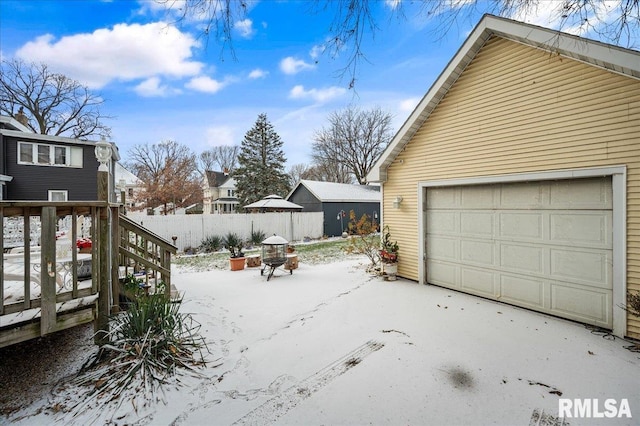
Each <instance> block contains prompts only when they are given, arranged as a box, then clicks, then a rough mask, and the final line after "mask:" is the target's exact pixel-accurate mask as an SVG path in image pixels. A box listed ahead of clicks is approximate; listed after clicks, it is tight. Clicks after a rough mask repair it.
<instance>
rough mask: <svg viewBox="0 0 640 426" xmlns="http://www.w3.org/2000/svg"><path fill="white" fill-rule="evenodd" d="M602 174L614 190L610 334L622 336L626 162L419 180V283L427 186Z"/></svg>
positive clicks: (423, 255)
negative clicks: (581, 167) (611, 319)
mask: <svg viewBox="0 0 640 426" xmlns="http://www.w3.org/2000/svg"><path fill="white" fill-rule="evenodd" d="M604 176H611V186H612V190H613V297H612V303H613V334H614V335H616V336H618V337H625V336H626V333H627V312H626V311H625V310H624V309H622V308H621V307H620V305H624V304H626V294H627V234H626V227H627V166H625V165H617V166H608V167H593V168H584V169H567V170H551V171H546V172H531V173H515V174H509V175H494V176H478V177H471V178H459V179H442V180H428V181H421V182H418V187H417V190H418V218H419V219H418V259H422V260H421V261H420V262H418V282H419V283H420V284H427V282H426V271H425V262H426V252H425V223H424V221H425V219H424V215H425V210H426V207H425V196H426V189H427V188H433V187H451V186H463V185H486V184H496V183H508V182H527V181H545V180H561V179H578V178H588V177H604Z"/></svg>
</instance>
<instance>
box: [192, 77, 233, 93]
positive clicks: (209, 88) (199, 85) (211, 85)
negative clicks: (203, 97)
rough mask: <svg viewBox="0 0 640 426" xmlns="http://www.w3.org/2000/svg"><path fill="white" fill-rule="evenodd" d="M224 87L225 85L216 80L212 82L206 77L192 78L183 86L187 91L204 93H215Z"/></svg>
mask: <svg viewBox="0 0 640 426" xmlns="http://www.w3.org/2000/svg"><path fill="white" fill-rule="evenodd" d="M224 86H225V83H222V82H219V81H218V80H214V79H213V78H211V77H207V76H200V77H195V78H192V79H191V80H190V81H189V82H188V83H187V84H185V87H186V88H188V89H192V90H196V91H198V92H205V93H217V92H219V91H220V90H221V89H222V88H223V87H224Z"/></svg>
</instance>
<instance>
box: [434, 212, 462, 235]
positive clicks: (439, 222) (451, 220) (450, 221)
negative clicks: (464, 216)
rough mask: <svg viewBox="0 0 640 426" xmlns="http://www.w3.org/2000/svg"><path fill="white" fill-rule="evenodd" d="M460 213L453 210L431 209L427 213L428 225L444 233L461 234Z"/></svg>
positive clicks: (439, 232)
mask: <svg viewBox="0 0 640 426" xmlns="http://www.w3.org/2000/svg"><path fill="white" fill-rule="evenodd" d="M458 217H459V213H457V212H453V211H446V210H444V211H437V210H436V211H430V212H428V213H427V227H428V228H429V229H432V230H434V231H436V230H437V233H438V234H440V235H442V234H445V235H459V234H460V229H459V227H458V222H459V219H458Z"/></svg>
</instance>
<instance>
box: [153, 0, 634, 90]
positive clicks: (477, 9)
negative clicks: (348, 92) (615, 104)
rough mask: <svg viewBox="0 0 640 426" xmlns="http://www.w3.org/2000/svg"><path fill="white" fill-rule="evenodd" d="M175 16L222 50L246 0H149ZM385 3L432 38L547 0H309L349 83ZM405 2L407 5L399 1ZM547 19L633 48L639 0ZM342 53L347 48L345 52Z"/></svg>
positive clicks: (598, 4) (583, 3)
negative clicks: (428, 28)
mask: <svg viewBox="0 0 640 426" xmlns="http://www.w3.org/2000/svg"><path fill="white" fill-rule="evenodd" d="M155 1H156V2H158V3H161V4H164V5H165V6H166V8H167V10H169V11H171V12H172V13H173V14H174V15H175V16H177V18H176V19H177V21H179V22H185V21H191V20H196V21H197V22H198V23H200V24H201V26H202V27H203V28H204V30H203V34H204V35H205V36H208V35H210V34H215V36H216V40H219V41H220V42H221V43H222V50H223V52H224V49H225V48H227V47H228V48H229V50H230V52H231V55H232V56H233V57H234V58H235V53H234V52H233V46H232V44H231V41H232V31H231V30H232V29H233V25H234V23H235V22H238V21H241V20H243V19H245V18H246V16H247V13H248V8H247V0H182V1H179V2H178V1H175V0H155ZM381 4H386V5H388V6H390V7H388V11H389V13H390V14H391V15H396V16H397V17H398V18H400V19H404V18H405V15H409V13H410V14H411V15H412V16H413V15H414V14H418V15H419V16H421V17H422V18H423V19H425V20H434V21H435V22H436V27H435V31H434V34H433V36H434V38H435V39H438V38H440V37H442V36H443V35H445V34H447V33H448V32H449V31H451V30H452V28H455V27H456V26H457V25H459V24H460V23H461V22H463V21H469V22H476V21H477V16H479V15H481V14H484V13H490V14H494V15H498V16H503V17H506V18H514V19H520V20H525V19H526V18H528V17H535V16H537V13H538V11H540V10H544V9H548V8H549V7H550V6H549V2H548V0H495V1H485V0H416V1H413V2H403V1H388V2H384V3H383V2H381V1H378V0H315V1H314V2H313V3H312V4H311V7H310V8H308V9H307V14H308V15H309V17H310V19H313V16H314V15H317V14H319V13H330V14H332V15H333V19H332V21H331V24H330V26H329V28H327V32H328V36H327V37H326V40H327V42H326V43H325V45H324V51H325V52H327V53H328V54H329V55H330V56H331V57H332V58H336V57H341V58H345V57H346V59H345V61H346V65H345V66H344V68H343V69H341V70H340V72H339V75H340V76H341V77H342V76H344V75H345V74H348V75H349V77H350V80H349V87H353V86H354V84H355V79H356V76H357V69H358V65H359V63H360V62H361V61H362V60H366V55H365V52H364V51H363V49H362V45H363V40H364V38H365V36H367V35H369V36H371V37H374V36H375V34H376V32H378V31H379V27H378V25H377V20H378V19H382V18H380V15H379V14H377V13H376V11H375V10H374V9H375V8H374V6H379V5H381ZM405 4H408V6H407V5H405ZM556 4H557V6H556V7H555V9H554V10H553V12H552V16H551V17H550V20H549V22H548V24H549V25H554V26H555V27H556V28H558V30H560V31H562V30H569V29H576V28H580V29H582V30H583V31H587V30H590V31H593V32H595V33H597V34H598V35H599V36H600V37H601V38H602V39H603V40H604V41H608V42H611V43H615V44H622V45H626V46H628V47H633V46H632V45H633V43H637V40H638V38H639V37H640V34H639V32H640V0H621V1H607V0H562V1H559V2H557V3H556ZM345 52H348V53H347V54H345Z"/></svg>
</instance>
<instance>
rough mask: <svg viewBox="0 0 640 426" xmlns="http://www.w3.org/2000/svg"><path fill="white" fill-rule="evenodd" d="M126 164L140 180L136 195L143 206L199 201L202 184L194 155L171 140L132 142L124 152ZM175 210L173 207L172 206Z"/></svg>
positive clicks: (186, 203) (165, 210) (185, 147)
mask: <svg viewBox="0 0 640 426" xmlns="http://www.w3.org/2000/svg"><path fill="white" fill-rule="evenodd" d="M128 156H129V158H131V159H132V160H130V161H129V162H128V163H127V164H126V167H127V168H128V169H129V170H131V171H132V172H133V173H134V174H135V175H136V176H138V178H139V179H140V180H142V181H143V182H144V189H143V191H142V192H141V194H140V195H139V197H140V198H141V200H139V201H142V202H144V203H145V206H146V207H157V206H160V205H161V206H163V207H164V213H165V214H167V213H168V210H169V209H167V206H168V205H169V204H172V205H173V206H174V207H186V206H189V205H191V204H194V203H198V202H201V201H202V187H201V185H200V178H199V176H198V175H197V172H196V155H195V154H194V153H192V152H191V150H190V149H189V147H187V146H185V145H180V144H179V143H177V142H175V141H170V140H168V141H163V142H160V143H158V144H153V145H148V144H146V145H136V146H134V147H133V148H131V149H130V150H129V152H128ZM174 211H175V210H174Z"/></svg>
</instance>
